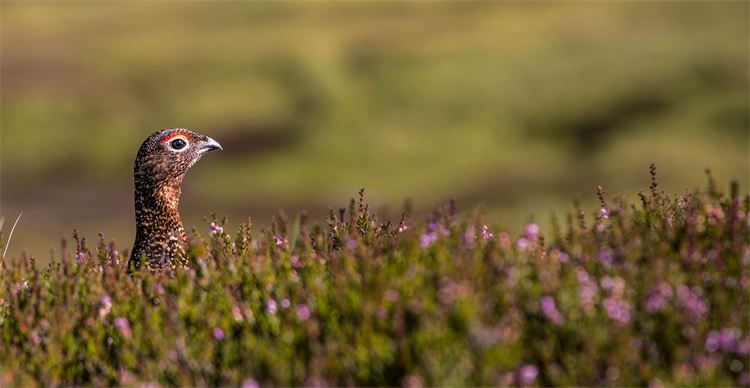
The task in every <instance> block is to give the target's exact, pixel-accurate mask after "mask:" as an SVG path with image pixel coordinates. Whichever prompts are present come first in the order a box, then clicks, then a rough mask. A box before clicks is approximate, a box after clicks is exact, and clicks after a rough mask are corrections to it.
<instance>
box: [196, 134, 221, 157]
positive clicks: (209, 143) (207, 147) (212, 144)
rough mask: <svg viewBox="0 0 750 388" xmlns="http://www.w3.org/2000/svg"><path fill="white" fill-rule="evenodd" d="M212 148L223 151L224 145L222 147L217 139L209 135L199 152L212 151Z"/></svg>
mask: <svg viewBox="0 0 750 388" xmlns="http://www.w3.org/2000/svg"><path fill="white" fill-rule="evenodd" d="M213 150H222V151H223V150H224V147H222V146H221V144H219V142H218V141H216V140H214V139H212V138H210V137H209V138H208V140H206V142H205V143H203V145H202V146H201V149H200V152H201V153H202V154H203V153H206V152H208V151H213Z"/></svg>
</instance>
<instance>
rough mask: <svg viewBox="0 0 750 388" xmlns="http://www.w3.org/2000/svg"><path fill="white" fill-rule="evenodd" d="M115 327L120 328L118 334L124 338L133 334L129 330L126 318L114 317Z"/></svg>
mask: <svg viewBox="0 0 750 388" xmlns="http://www.w3.org/2000/svg"><path fill="white" fill-rule="evenodd" d="M115 327H116V328H117V329H118V330H120V334H122V336H123V337H125V338H130V337H131V336H132V334H133V333H132V332H131V331H130V323H128V320H127V319H126V318H123V317H117V318H115Z"/></svg>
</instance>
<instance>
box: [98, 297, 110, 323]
mask: <svg viewBox="0 0 750 388" xmlns="http://www.w3.org/2000/svg"><path fill="white" fill-rule="evenodd" d="M99 304H100V305H101V307H99V317H101V318H104V317H106V316H107V314H109V312H110V310H112V298H110V297H109V295H104V296H103V297H102V299H101V300H99Z"/></svg>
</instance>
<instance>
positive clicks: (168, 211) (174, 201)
mask: <svg viewBox="0 0 750 388" xmlns="http://www.w3.org/2000/svg"><path fill="white" fill-rule="evenodd" d="M139 183H141V184H139ZM181 183H182V179H172V180H168V181H166V182H162V183H159V184H149V183H145V184H143V182H136V190H135V205H136V206H135V208H136V212H135V213H136V214H135V215H136V222H137V225H142V226H145V225H153V221H154V220H153V218H154V217H155V216H156V218H157V219H160V220H161V221H162V222H165V221H166V222H168V223H170V224H171V225H165V226H167V227H168V228H170V229H172V228H177V229H180V230H182V220H181V218H180V212H179V205H180V194H181V192H182V190H181ZM142 221H146V222H142ZM154 226H155V225H154Z"/></svg>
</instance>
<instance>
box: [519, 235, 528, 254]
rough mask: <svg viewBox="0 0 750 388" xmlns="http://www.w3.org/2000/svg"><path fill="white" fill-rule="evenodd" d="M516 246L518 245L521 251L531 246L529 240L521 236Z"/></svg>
mask: <svg viewBox="0 0 750 388" xmlns="http://www.w3.org/2000/svg"><path fill="white" fill-rule="evenodd" d="M516 246H518V249H519V250H520V251H525V250H526V249H528V248H529V240H527V239H525V238H523V237H522V238H519V239H518V241H516Z"/></svg>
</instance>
